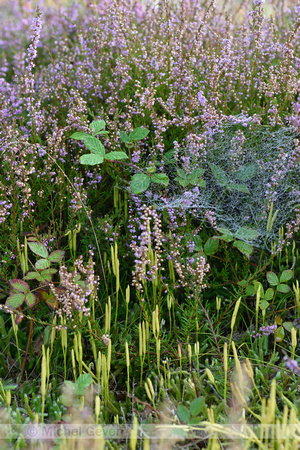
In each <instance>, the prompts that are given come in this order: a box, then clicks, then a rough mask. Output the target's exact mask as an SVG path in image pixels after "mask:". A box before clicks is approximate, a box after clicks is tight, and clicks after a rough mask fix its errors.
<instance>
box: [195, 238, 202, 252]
mask: <svg viewBox="0 0 300 450" xmlns="http://www.w3.org/2000/svg"><path fill="white" fill-rule="evenodd" d="M193 241H194V243H195V246H194V250H195V251H196V252H198V251H199V250H203V247H202V238H201V237H200V236H198V235H197V236H193Z"/></svg>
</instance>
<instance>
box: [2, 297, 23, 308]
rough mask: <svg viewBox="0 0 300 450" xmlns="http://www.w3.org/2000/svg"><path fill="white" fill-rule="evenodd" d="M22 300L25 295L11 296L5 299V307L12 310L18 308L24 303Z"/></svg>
mask: <svg viewBox="0 0 300 450" xmlns="http://www.w3.org/2000/svg"><path fill="white" fill-rule="evenodd" d="M24 298H25V294H21V293H19V294H12V295H10V296H9V297H8V298H7V300H6V302H5V305H6V306H8V307H9V308H13V309H16V308H19V306H21V305H22V303H23V302H24Z"/></svg>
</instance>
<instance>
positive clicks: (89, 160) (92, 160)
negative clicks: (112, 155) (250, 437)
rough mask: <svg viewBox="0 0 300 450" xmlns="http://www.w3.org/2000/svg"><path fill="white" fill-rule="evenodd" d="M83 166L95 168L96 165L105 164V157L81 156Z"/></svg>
mask: <svg viewBox="0 0 300 450" xmlns="http://www.w3.org/2000/svg"><path fill="white" fill-rule="evenodd" d="M80 162H81V164H88V165H89V166H94V165H95V164H101V163H102V162H103V156H101V155H95V154H93V153H92V154H89V155H82V156H80Z"/></svg>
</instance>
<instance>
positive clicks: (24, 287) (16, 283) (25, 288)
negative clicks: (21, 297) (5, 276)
mask: <svg viewBox="0 0 300 450" xmlns="http://www.w3.org/2000/svg"><path fill="white" fill-rule="evenodd" d="M9 284H10V285H11V286H12V287H13V288H14V289H15V290H16V291H21V292H23V293H24V294H26V293H27V292H29V291H30V287H29V285H28V284H27V283H25V281H23V280H19V279H14V280H9Z"/></svg>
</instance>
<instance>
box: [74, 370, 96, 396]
mask: <svg viewBox="0 0 300 450" xmlns="http://www.w3.org/2000/svg"><path fill="white" fill-rule="evenodd" d="M91 383H92V375H91V374H89V373H84V374H82V375H80V376H79V377H78V378H77V381H76V387H75V392H76V395H84V394H85V390H86V388H88V387H89V386H90V384H91Z"/></svg>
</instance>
